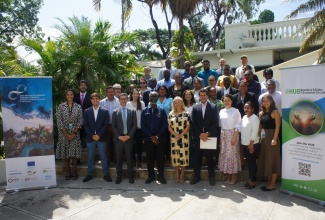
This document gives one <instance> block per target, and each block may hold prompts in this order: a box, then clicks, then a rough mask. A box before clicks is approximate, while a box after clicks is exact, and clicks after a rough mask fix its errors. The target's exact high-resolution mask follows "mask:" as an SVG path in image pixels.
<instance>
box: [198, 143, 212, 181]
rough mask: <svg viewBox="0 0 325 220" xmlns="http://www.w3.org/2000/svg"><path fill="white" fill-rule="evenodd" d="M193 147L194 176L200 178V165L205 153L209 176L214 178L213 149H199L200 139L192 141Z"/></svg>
mask: <svg viewBox="0 0 325 220" xmlns="http://www.w3.org/2000/svg"><path fill="white" fill-rule="evenodd" d="M194 149H195V155H194V157H195V162H194V176H195V178H198V179H200V178H201V177H200V174H201V166H202V156H203V153H205V157H206V159H207V163H208V173H209V178H214V176H215V173H214V163H213V155H214V154H215V150H201V149H200V141H194Z"/></svg>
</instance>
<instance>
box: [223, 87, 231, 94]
mask: <svg viewBox="0 0 325 220" xmlns="http://www.w3.org/2000/svg"><path fill="white" fill-rule="evenodd" d="M229 92H230V86H229V87H228V89H226V87H224V89H223V96H225V95H227V94H229Z"/></svg>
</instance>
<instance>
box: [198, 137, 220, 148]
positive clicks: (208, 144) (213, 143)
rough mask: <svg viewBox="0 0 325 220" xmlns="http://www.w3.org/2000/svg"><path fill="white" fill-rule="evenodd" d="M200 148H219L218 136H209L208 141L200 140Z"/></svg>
mask: <svg viewBox="0 0 325 220" xmlns="http://www.w3.org/2000/svg"><path fill="white" fill-rule="evenodd" d="M200 149H209V150H216V149H217V138H216V137H209V138H208V140H207V141H203V140H202V139H201V140H200Z"/></svg>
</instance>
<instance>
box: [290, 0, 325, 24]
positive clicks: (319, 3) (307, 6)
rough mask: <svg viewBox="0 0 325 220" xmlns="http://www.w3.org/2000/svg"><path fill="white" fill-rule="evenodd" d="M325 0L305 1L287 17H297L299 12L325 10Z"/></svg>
mask: <svg viewBox="0 0 325 220" xmlns="http://www.w3.org/2000/svg"><path fill="white" fill-rule="evenodd" d="M324 6H325V0H309V1H307V2H306V3H303V4H301V5H299V6H298V8H296V9H295V10H293V11H292V12H291V13H290V14H289V15H288V16H286V17H285V19H289V18H294V17H297V16H298V15H299V14H302V13H305V12H309V11H315V10H324Z"/></svg>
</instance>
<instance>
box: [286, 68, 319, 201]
mask: <svg viewBox="0 0 325 220" xmlns="http://www.w3.org/2000/svg"><path fill="white" fill-rule="evenodd" d="M280 73H281V88H282V143H283V144H282V182H281V188H282V191H285V192H287V193H289V194H293V195H296V196H300V197H303V198H306V199H310V200H312V201H315V202H318V203H320V204H325V126H324V114H325V83H324V82H325V65H313V66H304V67H292V68H285V69H280Z"/></svg>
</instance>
